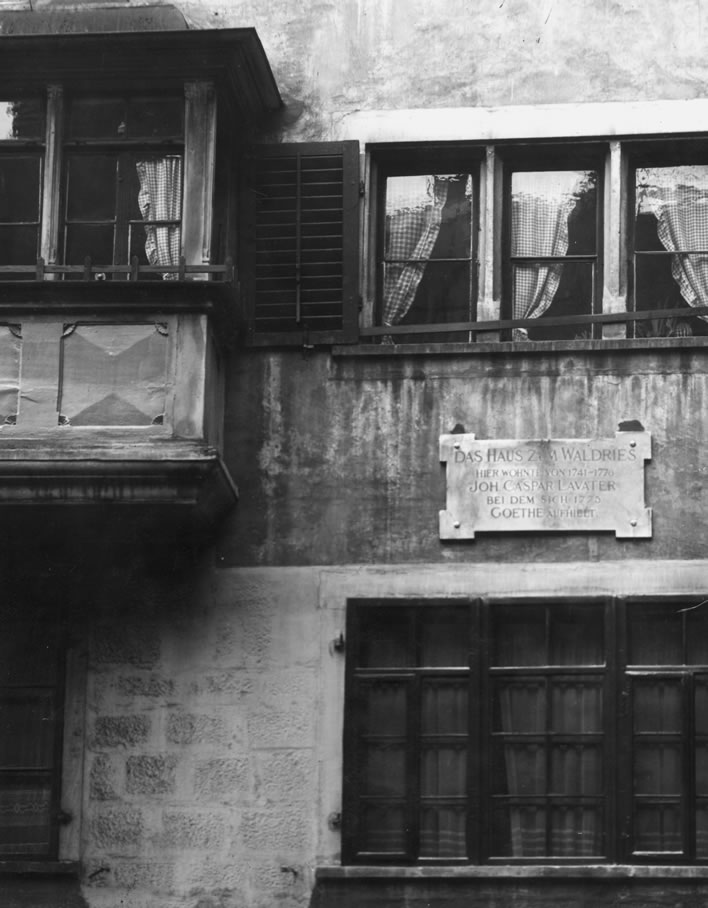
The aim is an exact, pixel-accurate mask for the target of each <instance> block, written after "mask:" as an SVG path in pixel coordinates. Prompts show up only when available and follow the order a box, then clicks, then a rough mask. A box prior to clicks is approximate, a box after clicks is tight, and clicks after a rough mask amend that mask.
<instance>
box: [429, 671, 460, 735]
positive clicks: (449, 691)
mask: <svg viewBox="0 0 708 908" xmlns="http://www.w3.org/2000/svg"><path fill="white" fill-rule="evenodd" d="M421 699H422V717H421V729H422V732H423V734H424V735H441V734H442V735H444V734H466V733H467V715H468V703H467V684H466V682H459V681H423V682H422V691H421Z"/></svg>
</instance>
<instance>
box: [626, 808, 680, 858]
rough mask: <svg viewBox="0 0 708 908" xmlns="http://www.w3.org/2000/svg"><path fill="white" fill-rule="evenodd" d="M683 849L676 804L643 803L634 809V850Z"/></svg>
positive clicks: (676, 850) (677, 850) (678, 811)
mask: <svg viewBox="0 0 708 908" xmlns="http://www.w3.org/2000/svg"><path fill="white" fill-rule="evenodd" d="M682 849H683V842H682V837H681V811H680V808H679V805H678V804H643V805H640V806H639V807H638V808H637V810H636V815H635V823H634V850H635V851H656V852H661V851H673V852H680V851H682Z"/></svg>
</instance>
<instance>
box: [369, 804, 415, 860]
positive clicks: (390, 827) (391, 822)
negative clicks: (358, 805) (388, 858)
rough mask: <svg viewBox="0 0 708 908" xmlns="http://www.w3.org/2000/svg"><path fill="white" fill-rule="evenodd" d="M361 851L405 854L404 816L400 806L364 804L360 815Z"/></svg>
mask: <svg viewBox="0 0 708 908" xmlns="http://www.w3.org/2000/svg"><path fill="white" fill-rule="evenodd" d="M361 850H362V851H374V852H399V853H400V852H405V850H406V815H405V811H404V808H403V806H402V805H400V804H365V805H364V806H363V809H362V815H361Z"/></svg>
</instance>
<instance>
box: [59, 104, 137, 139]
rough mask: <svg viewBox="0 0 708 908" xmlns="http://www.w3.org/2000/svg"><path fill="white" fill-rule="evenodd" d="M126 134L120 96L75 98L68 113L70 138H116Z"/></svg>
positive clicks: (123, 110) (123, 108)
mask: <svg viewBox="0 0 708 908" xmlns="http://www.w3.org/2000/svg"><path fill="white" fill-rule="evenodd" d="M125 135H126V122H125V102H124V101H123V100H122V99H120V98H75V99H74V100H73V101H72V102H71V110H70V115H69V137H70V138H72V139H78V138H84V139H88V138H91V139H118V138H124V137H125Z"/></svg>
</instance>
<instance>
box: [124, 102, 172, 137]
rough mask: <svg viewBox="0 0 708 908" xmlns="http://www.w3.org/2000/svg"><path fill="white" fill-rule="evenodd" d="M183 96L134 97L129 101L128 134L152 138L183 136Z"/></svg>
mask: <svg viewBox="0 0 708 908" xmlns="http://www.w3.org/2000/svg"><path fill="white" fill-rule="evenodd" d="M183 114H184V100H183V99H182V98H133V99H132V100H131V101H129V102H128V135H129V136H130V137H131V138H145V139H152V138H157V137H168V136H181V135H182V130H183V127H182V119H183Z"/></svg>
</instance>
